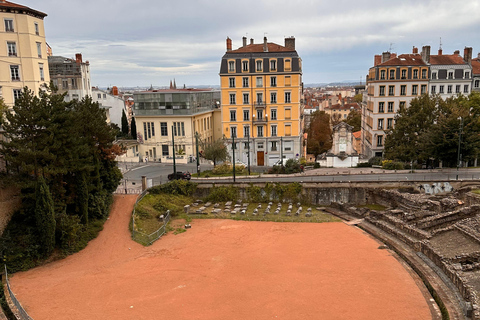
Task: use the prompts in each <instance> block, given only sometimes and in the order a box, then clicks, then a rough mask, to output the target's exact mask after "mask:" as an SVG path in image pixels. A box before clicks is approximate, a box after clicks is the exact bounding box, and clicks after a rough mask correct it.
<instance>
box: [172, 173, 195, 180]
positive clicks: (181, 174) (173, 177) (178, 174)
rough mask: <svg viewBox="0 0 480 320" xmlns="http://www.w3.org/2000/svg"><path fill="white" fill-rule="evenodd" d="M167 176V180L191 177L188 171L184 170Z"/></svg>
mask: <svg viewBox="0 0 480 320" xmlns="http://www.w3.org/2000/svg"><path fill="white" fill-rule="evenodd" d="M167 177H168V180H178V179H183V180H190V179H191V178H192V175H191V174H190V172H188V171H185V172H181V171H177V172H175V173H170V174H169V175H168V176H167Z"/></svg>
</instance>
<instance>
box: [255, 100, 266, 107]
mask: <svg viewBox="0 0 480 320" xmlns="http://www.w3.org/2000/svg"><path fill="white" fill-rule="evenodd" d="M254 105H255V108H265V107H266V106H267V105H266V104H265V102H263V101H256V102H255V103H254Z"/></svg>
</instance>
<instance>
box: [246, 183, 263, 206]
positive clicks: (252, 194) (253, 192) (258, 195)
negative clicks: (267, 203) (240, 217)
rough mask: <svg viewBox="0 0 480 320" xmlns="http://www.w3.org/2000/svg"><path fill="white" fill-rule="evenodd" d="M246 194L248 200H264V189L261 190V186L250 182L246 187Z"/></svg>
mask: <svg viewBox="0 0 480 320" xmlns="http://www.w3.org/2000/svg"><path fill="white" fill-rule="evenodd" d="M246 192H247V196H248V201H250V202H262V201H264V200H266V199H265V198H264V193H265V192H264V191H263V192H262V188H260V187H258V186H254V185H253V184H250V186H249V187H248V188H246Z"/></svg>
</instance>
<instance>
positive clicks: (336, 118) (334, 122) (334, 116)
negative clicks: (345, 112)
mask: <svg viewBox="0 0 480 320" xmlns="http://www.w3.org/2000/svg"><path fill="white" fill-rule="evenodd" d="M331 122H332V127H335V126H336V125H337V124H339V123H340V122H342V115H341V114H340V113H334V114H332V116H331Z"/></svg>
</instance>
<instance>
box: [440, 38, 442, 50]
mask: <svg viewBox="0 0 480 320" xmlns="http://www.w3.org/2000/svg"><path fill="white" fill-rule="evenodd" d="M440 50H442V37H440Z"/></svg>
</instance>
